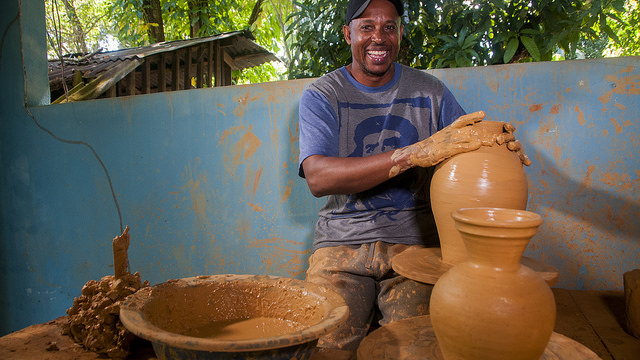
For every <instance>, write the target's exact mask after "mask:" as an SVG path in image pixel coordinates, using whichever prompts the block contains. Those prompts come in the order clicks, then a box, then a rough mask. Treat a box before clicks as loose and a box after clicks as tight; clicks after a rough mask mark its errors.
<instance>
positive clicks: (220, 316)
mask: <svg viewBox="0 0 640 360" xmlns="http://www.w3.org/2000/svg"><path fill="white" fill-rule="evenodd" d="M285 284H286V282H282V283H280V284H278V283H275V284H274V283H267V282H264V283H261V282H259V281H254V282H246V281H245V282H234V281H230V282H217V283H207V282H202V283H200V286H189V285H188V284H186V283H184V282H181V281H170V282H168V283H165V284H163V285H159V286H155V287H153V288H150V289H148V290H144V291H145V292H147V291H148V292H149V294H148V296H149V298H150V299H151V300H150V301H149V302H148V303H146V304H145V305H144V306H143V309H142V311H143V312H144V314H145V316H146V318H147V319H149V321H150V322H151V323H153V324H154V325H155V326H157V327H159V328H161V329H164V330H167V331H171V332H174V333H178V334H182V335H188V336H197V335H194V334H193V332H194V331H195V332H198V331H201V330H198V329H209V330H212V329H214V328H216V327H217V325H216V324H218V325H221V324H225V323H227V324H230V323H232V322H236V321H238V320H239V319H256V318H270V319H274V321H279V322H281V323H282V324H284V323H286V322H291V323H295V324H297V327H298V328H306V327H308V326H309V325H310V324H312V323H315V322H318V321H320V320H321V319H322V313H321V312H319V311H318V309H319V308H321V304H320V303H319V302H318V300H319V299H317V298H313V297H309V296H306V294H305V292H303V291H301V290H296V289H289V288H287V287H286V286H285ZM140 296H142V297H144V295H142V294H141V295H140ZM253 321H254V322H255V320H253ZM237 329H240V330H242V329H244V330H246V331H250V329H249V328H248V327H247V326H246V324H245V325H242V324H240V325H238V326H236V330H237ZM251 331H253V330H251ZM287 332H289V331H284V332H283V333H280V334H277V335H276V336H279V335H283V334H285V333H287ZM198 337H208V336H198ZM244 337H245V338H247V337H246V336H244ZM248 338H251V337H248Z"/></svg>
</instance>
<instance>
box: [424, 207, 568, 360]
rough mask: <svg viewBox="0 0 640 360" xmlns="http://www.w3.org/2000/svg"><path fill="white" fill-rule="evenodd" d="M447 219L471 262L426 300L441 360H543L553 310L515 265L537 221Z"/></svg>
mask: <svg viewBox="0 0 640 360" xmlns="http://www.w3.org/2000/svg"><path fill="white" fill-rule="evenodd" d="M452 217H453V218H454V220H455V224H456V228H457V229H458V230H459V231H460V233H461V234H462V237H463V240H464V243H465V245H466V247H467V252H468V259H467V260H466V261H464V262H461V263H459V264H456V265H454V266H453V267H452V268H451V269H450V270H449V271H447V272H446V273H445V274H444V275H442V276H441V277H440V279H438V281H437V282H436V284H435V286H434V288H433V291H432V293H431V302H430V309H429V310H430V314H431V322H432V324H433V330H434V332H435V335H436V338H437V340H438V344H439V345H440V349H441V350H442V355H443V356H444V359H446V360H458V359H474V360H480V359H494V360H501V359H504V360H512V359H519V360H527V359H530V360H538V359H540V356H542V354H543V352H544V350H545V347H546V346H547V343H548V342H549V338H550V337H551V334H552V332H553V328H554V326H555V319H556V305H555V300H554V297H553V293H552V292H551V289H550V288H549V286H548V285H547V283H546V282H545V281H544V280H542V278H540V277H539V276H538V274H537V273H536V272H535V271H533V270H531V269H530V268H528V267H526V266H524V265H521V264H520V258H521V256H522V253H523V252H524V250H525V248H526V247H527V244H528V243H529V241H530V239H531V237H532V236H533V235H534V234H535V233H536V231H537V228H538V226H539V225H540V224H541V223H542V218H541V217H540V215H538V214H536V213H533V212H528V211H523V210H513V209H498V208H470V209H460V210H458V211H456V212H454V213H453V214H452Z"/></svg>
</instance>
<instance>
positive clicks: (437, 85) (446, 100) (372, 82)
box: [299, 0, 528, 351]
mask: <svg viewBox="0 0 640 360" xmlns="http://www.w3.org/2000/svg"><path fill="white" fill-rule="evenodd" d="M403 12H404V8H403V4H402V2H401V0H351V2H350V3H349V6H348V9H347V14H346V25H344V26H343V34H344V37H345V40H346V41H347V43H348V44H349V45H350V46H351V53H352V62H351V64H349V65H347V66H345V67H342V68H340V69H338V70H336V71H334V72H331V73H329V74H327V75H324V76H323V77H321V78H320V79H318V80H317V81H315V82H314V83H313V84H311V86H310V87H309V89H308V90H307V91H305V92H304V94H303V95H302V99H301V101H300V123H299V125H300V127H299V128H300V167H299V174H300V176H302V177H304V178H306V181H307V184H308V186H309V189H310V191H311V193H312V194H313V195H314V196H317V197H320V196H327V203H326V205H325V206H324V207H323V208H322V209H321V210H320V213H319V220H318V222H317V224H316V231H315V240H314V244H313V248H314V253H313V255H312V256H311V258H310V259H309V270H308V272H307V280H308V281H311V282H314V283H317V284H319V285H322V286H325V287H327V288H330V289H332V290H334V291H336V292H337V293H338V294H340V295H341V296H342V297H343V298H344V299H345V301H346V302H347V304H348V305H349V311H350V314H349V319H348V320H347V322H346V323H345V324H344V325H343V326H342V327H340V328H339V329H338V330H336V331H335V332H333V333H331V334H329V335H327V336H325V337H323V338H322V339H320V342H319V346H320V347H331V348H339V349H345V350H351V351H353V350H356V349H357V347H358V345H359V343H360V341H361V340H362V338H363V337H364V336H365V335H366V334H367V331H368V329H369V326H370V324H371V323H372V321H373V320H374V318H375V316H376V315H378V316H379V317H380V321H379V323H380V325H385V324H387V323H389V322H392V321H396V320H400V319H404V318H408V317H412V316H419V315H425V314H428V299H429V296H430V292H431V288H432V286H431V285H425V284H421V283H417V282H414V281H412V280H409V279H406V278H404V277H402V276H400V275H398V274H397V273H395V272H394V271H393V269H392V268H391V259H392V258H393V256H395V255H397V254H399V253H401V252H403V251H406V250H408V249H411V248H415V247H423V246H425V245H431V246H437V245H438V244H439V242H438V236H437V230H436V227H435V222H434V220H433V215H432V213H431V209H430V204H429V182H430V178H431V173H432V169H433V166H434V165H436V164H438V163H439V162H441V161H442V160H444V159H446V158H448V157H450V156H453V155H455V154H458V153H461V152H465V151H472V150H475V149H477V148H479V147H480V146H482V144H485V145H489V144H491V143H494V142H496V141H498V142H504V141H508V142H511V143H512V145H516V146H517V145H518V143H517V142H516V141H515V137H514V136H513V134H512V132H513V128H512V127H509V128H508V131H506V132H505V133H504V134H501V136H500V138H499V139H496V138H495V137H491V136H485V135H483V134H478V133H476V130H475V128H474V127H472V126H470V125H472V124H473V123H475V122H478V121H481V120H482V119H483V118H484V113H483V112H476V113H472V114H468V115H467V114H466V113H465V111H464V110H463V109H462V107H461V106H460V105H459V104H458V102H457V101H456V99H455V98H454V96H453V94H452V93H451V92H450V91H449V90H448V89H447V88H446V86H444V84H443V83H442V82H441V81H439V80H438V79H436V78H435V77H433V76H431V75H429V74H427V73H426V72H423V71H419V70H416V69H413V68H410V67H407V66H403V65H400V64H397V63H395V62H394V60H395V58H396V56H397V54H398V49H399V46H400V40H401V37H402V31H403V26H402V24H401V18H400V17H401V15H402V14H403ZM516 150H518V149H516ZM521 154H522V153H521ZM521 158H522V159H523V161H524V162H526V161H528V159H526V156H524V154H522V157H521ZM377 312H379V313H377Z"/></svg>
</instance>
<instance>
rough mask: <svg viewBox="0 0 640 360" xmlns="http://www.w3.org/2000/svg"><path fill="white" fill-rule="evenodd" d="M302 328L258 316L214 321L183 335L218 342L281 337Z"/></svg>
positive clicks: (302, 326)
mask: <svg viewBox="0 0 640 360" xmlns="http://www.w3.org/2000/svg"><path fill="white" fill-rule="evenodd" d="M304 328H305V326H304V325H302V324H300V323H297V322H294V321H290V320H282V319H276V318H268V317H264V316H259V317H254V318H249V319H231V320H221V321H214V322H212V323H210V324H206V325H204V326H201V327H198V328H192V329H189V331H187V332H186V334H185V335H188V336H195V337H201V338H216V339H219V340H247V339H260V338H267V337H272V336H281V335H285V334H289V333H292V332H295V331H299V330H302V329H304Z"/></svg>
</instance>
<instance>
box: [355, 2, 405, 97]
mask: <svg viewBox="0 0 640 360" xmlns="http://www.w3.org/2000/svg"><path fill="white" fill-rule="evenodd" d="M343 33H344V37H345V39H346V40H347V43H348V44H349V45H351V55H352V60H353V63H352V65H351V69H350V71H351V75H353V77H354V78H355V79H356V80H358V81H359V82H360V83H362V84H364V85H367V86H379V85H382V84H385V83H386V82H388V81H390V80H391V79H392V78H393V74H394V68H393V61H394V60H395V58H396V56H397V55H398V49H399V48H400V40H401V39H402V25H401V24H400V17H399V16H398V12H397V11H396V8H395V7H394V6H393V4H392V3H391V2H390V1H388V0H372V1H371V3H370V4H369V6H368V7H367V9H366V10H365V11H364V13H362V15H361V16H360V17H359V18H357V19H353V20H352V21H351V23H350V24H349V26H344V27H343Z"/></svg>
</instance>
